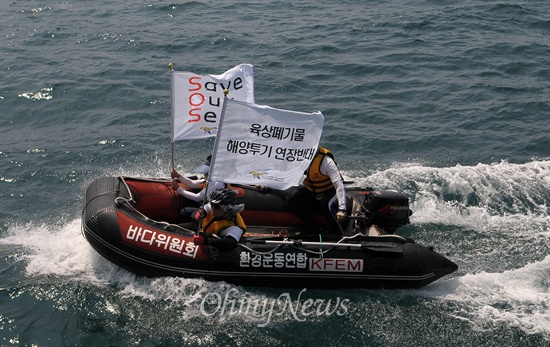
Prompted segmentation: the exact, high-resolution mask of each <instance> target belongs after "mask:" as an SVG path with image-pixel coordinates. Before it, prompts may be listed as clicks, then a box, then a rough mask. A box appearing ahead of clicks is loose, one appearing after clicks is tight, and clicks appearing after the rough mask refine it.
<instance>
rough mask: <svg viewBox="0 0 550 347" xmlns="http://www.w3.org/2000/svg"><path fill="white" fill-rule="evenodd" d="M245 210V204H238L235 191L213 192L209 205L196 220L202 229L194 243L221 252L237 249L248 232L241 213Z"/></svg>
mask: <svg viewBox="0 0 550 347" xmlns="http://www.w3.org/2000/svg"><path fill="white" fill-rule="evenodd" d="M243 210H244V204H237V194H236V193H235V191H233V190H231V189H228V188H222V189H216V190H215V191H213V192H212V194H210V195H209V196H208V203H207V204H206V205H204V206H203V207H201V208H200V209H199V211H198V212H197V215H196V219H197V221H199V222H201V228H200V233H199V234H198V235H195V237H194V243H195V244H196V245H202V244H207V245H210V246H213V247H216V248H218V249H219V250H221V251H230V250H232V249H233V248H235V247H236V246H237V243H238V242H239V241H240V240H241V237H242V236H243V234H244V232H245V231H246V225H245V224H244V221H243V219H242V217H241V214H240V213H239V212H241V211H243Z"/></svg>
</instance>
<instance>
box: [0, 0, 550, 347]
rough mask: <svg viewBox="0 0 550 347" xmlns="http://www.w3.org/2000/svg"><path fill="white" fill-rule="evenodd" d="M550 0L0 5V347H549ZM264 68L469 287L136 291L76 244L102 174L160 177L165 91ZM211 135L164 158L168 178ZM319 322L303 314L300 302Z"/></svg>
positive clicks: (453, 282)
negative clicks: (320, 118)
mask: <svg viewBox="0 0 550 347" xmlns="http://www.w3.org/2000/svg"><path fill="white" fill-rule="evenodd" d="M549 18H550V7H549V6H548V4H547V2H546V1H543V0H535V1H516V2H505V1H493V0H491V1H466V2H460V3H456V2H452V1H420V2H412V1H405V0H400V1H389V2H388V1H387V2H373V1H358V0H355V1H354V0H346V1H318V0H317V1H269V0H265V1H256V2H252V3H247V2H239V1H231V0H230V1H223V2H217V1H190V2H167V1H163V0H154V1H132V2H112V1H86V2H85V1H56V2H52V1H2V2H0V34H1V35H0V36H1V41H0V135H1V137H0V345H5V346H20V345H21V346H31V345H33V346H74V345H82V346H100V345H113V346H129V345H135V346H161V345H162V346H168V345H170V346H181V345H189V346H197V345H198V346H219V345H234V346H257V345H266V346H270V345H278V346H300V345H303V346H310V345H319V344H321V345H339V346H549V345H550V279H549V278H550V216H549V211H548V208H549V205H550V142H549V134H550V20H549ZM169 63H174V65H175V69H176V70H178V71H191V72H195V73H199V74H221V73H223V72H224V71H226V70H228V69H230V68H231V67H233V66H235V65H237V64H239V63H249V64H252V65H254V72H255V84H256V90H255V96H256V103H258V104H265V105H269V106H272V107H276V108H283V109H289V110H294V111H301V112H314V111H317V110H319V111H321V112H322V113H323V114H324V116H325V126H324V129H323V135H322V137H321V145H323V146H324V147H327V148H329V149H331V150H332V151H333V152H334V154H335V156H336V159H337V162H338V165H339V167H340V169H341V172H342V174H343V176H344V177H345V179H346V180H349V181H353V182H354V183H353V185H356V186H371V187H376V188H379V189H393V190H397V191H400V192H403V193H404V194H406V195H407V196H408V197H409V199H410V200H411V208H412V210H413V211H414V214H413V215H412V217H411V224H410V225H408V226H406V227H403V228H401V229H399V230H398V234H400V235H402V236H404V237H412V238H414V239H415V240H416V241H417V242H420V243H424V244H428V245H432V246H433V247H434V249H435V250H436V251H439V252H441V253H442V254H444V255H445V256H447V257H449V258H450V259H452V260H453V261H454V262H456V263H457V264H458V265H459V270H458V271H457V272H455V273H453V274H451V275H449V276H446V277H444V278H443V279H441V280H438V281H436V282H434V283H432V284H430V285H429V286H427V287H425V288H422V289H418V290H362V289H339V290H334V289H333V290H321V289H311V288H294V289H285V288H281V289H273V288H257V287H240V286H235V285H231V284H227V283H223V282H208V281H204V280H200V279H186V278H172V277H161V278H156V279H152V278H143V277H137V276H135V275H133V274H131V273H129V272H127V271H125V270H122V269H121V268H119V267H117V266H115V265H113V264H111V263H110V262H108V261H106V260H105V259H103V258H102V257H101V256H99V255H98V254H97V253H96V252H95V251H94V250H93V249H92V248H91V247H90V245H89V244H88V243H87V241H86V240H85V238H84V237H83V236H82V235H81V218H80V217H81V209H82V204H83V201H82V200H83V194H84V191H85V189H86V187H87V186H88V184H89V183H90V182H91V181H92V180H94V179H96V178H98V177H101V176H113V175H117V176H118V175H132V176H150V177H168V175H169V172H170V166H171V157H172V151H171V144H170V131H171V130H170V76H169V72H168V64H169ZM212 147H213V140H212V139H206V140H194V141H181V142H177V143H176V144H175V151H174V152H175V160H176V165H177V168H178V170H179V171H180V172H187V173H190V171H191V169H192V168H194V167H196V166H197V165H199V164H200V163H202V162H203V161H204V158H205V157H206V155H208V154H210V152H211V149H212ZM308 305H309V306H308Z"/></svg>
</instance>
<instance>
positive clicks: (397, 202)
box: [363, 190, 412, 233]
mask: <svg viewBox="0 0 550 347" xmlns="http://www.w3.org/2000/svg"><path fill="white" fill-rule="evenodd" d="M363 207H364V208H365V210H366V217H367V220H368V221H369V224H374V225H377V226H379V227H381V228H383V229H384V230H385V231H386V232H388V233H393V232H394V231H395V229H397V228H399V227H402V226H404V225H407V224H409V223H410V220H409V216H410V215H411V214H412V211H411V210H410V209H409V198H408V197H406V196H405V195H403V194H401V193H398V192H395V191H389V190H386V191H380V190H374V191H371V192H370V194H368V196H367V197H366V199H365V201H364V202H363Z"/></svg>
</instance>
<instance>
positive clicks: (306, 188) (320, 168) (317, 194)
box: [286, 147, 348, 234]
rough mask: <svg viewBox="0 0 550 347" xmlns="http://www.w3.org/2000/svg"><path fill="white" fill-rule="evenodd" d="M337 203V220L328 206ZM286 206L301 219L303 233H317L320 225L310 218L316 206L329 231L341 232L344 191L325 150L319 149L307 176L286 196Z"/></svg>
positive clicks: (338, 172)
mask: <svg viewBox="0 0 550 347" xmlns="http://www.w3.org/2000/svg"><path fill="white" fill-rule="evenodd" d="M336 200H337V201H338V211H337V212H336V219H335V218H334V213H333V211H332V209H331V206H332V205H333V203H334V202H336ZM286 203H287V206H288V207H289V208H290V210H291V211H292V212H293V213H294V214H296V215H297V216H298V217H300V218H301V219H302V220H303V221H304V222H305V223H306V226H307V229H306V233H308V234H313V233H318V232H320V226H319V224H318V223H317V222H316V221H315V219H314V218H313V212H314V211H313V209H314V207H316V206H318V207H319V208H320V210H321V212H322V213H323V215H324V216H325V217H326V218H327V220H328V223H329V226H330V227H331V230H333V231H336V230H340V231H341V230H342V229H343V224H344V223H345V222H346V221H347V219H348V215H347V208H346V190H345V188H344V181H343V178H342V175H341V174H340V171H339V170H338V166H337V165H336V162H335V161H334V155H333V154H332V152H331V151H329V150H328V149H326V148H323V147H319V148H318V150H317V154H316V155H315V157H314V158H313V160H312V161H311V164H310V165H309V167H308V169H307V171H306V177H305V179H304V181H303V185H301V186H300V187H299V188H298V189H296V190H294V191H293V192H292V194H290V195H289V196H288V197H287V200H286Z"/></svg>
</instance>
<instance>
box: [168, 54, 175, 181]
mask: <svg viewBox="0 0 550 347" xmlns="http://www.w3.org/2000/svg"><path fill="white" fill-rule="evenodd" d="M168 69H169V70H170V84H171V88H170V92H171V93H170V104H171V105H170V115H171V120H172V139H171V141H170V142H171V143H172V170H170V171H173V170H174V169H175V160H174V128H175V121H176V111H175V110H174V105H175V102H174V101H175V100H174V99H175V96H174V64H173V63H169V64H168Z"/></svg>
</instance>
